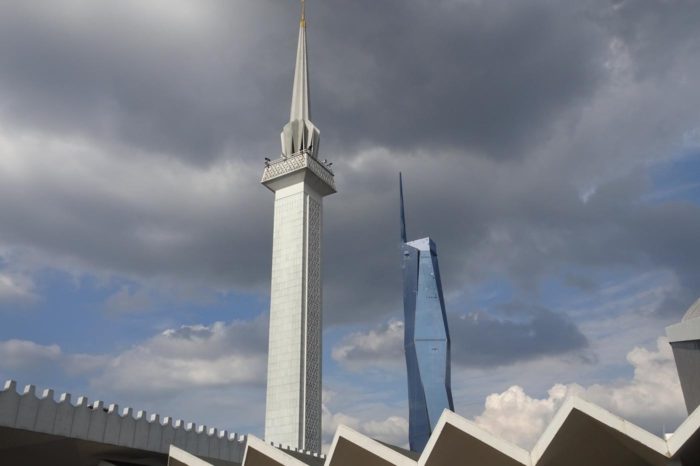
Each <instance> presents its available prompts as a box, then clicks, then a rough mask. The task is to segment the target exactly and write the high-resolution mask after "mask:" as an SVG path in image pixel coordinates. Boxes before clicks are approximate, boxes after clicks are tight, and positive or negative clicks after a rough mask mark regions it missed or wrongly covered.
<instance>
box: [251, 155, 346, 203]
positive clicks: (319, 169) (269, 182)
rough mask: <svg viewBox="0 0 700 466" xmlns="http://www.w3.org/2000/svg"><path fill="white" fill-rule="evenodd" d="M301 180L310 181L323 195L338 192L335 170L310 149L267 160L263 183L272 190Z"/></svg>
mask: <svg viewBox="0 0 700 466" xmlns="http://www.w3.org/2000/svg"><path fill="white" fill-rule="evenodd" d="M301 181H303V182H305V183H309V184H310V185H311V186H312V187H313V188H314V190H315V191H316V192H318V193H319V194H320V195H322V196H327V195H329V194H333V193H335V192H336V189H335V179H334V174H333V171H332V170H331V169H330V167H329V166H327V165H326V164H325V163H322V162H320V161H319V160H318V159H316V158H315V157H312V156H311V154H310V152H309V151H308V150H302V151H299V152H297V153H295V154H292V155H290V156H289V157H285V156H282V157H280V158H279V159H277V160H271V161H268V162H265V171H264V172H263V176H262V180H261V183H262V184H264V185H265V187H267V188H268V189H269V190H270V191H273V192H274V191H277V190H278V189H280V188H283V187H285V186H288V185H290V184H292V183H296V182H301Z"/></svg>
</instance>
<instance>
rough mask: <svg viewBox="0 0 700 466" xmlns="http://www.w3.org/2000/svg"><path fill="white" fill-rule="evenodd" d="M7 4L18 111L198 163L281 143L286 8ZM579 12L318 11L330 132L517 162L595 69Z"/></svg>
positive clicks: (18, 115) (7, 47)
mask: <svg viewBox="0 0 700 466" xmlns="http://www.w3.org/2000/svg"><path fill="white" fill-rule="evenodd" d="M182 4H183V2H176V3H175V4H174V6H173V7H172V8H173V9H177V8H180V7H181V6H182ZM0 8H2V10H1V11H0V13H2V14H0V18H2V19H0V31H1V32H0V39H1V40H0V44H2V45H0V67H2V69H3V73H2V76H1V77H0V84H1V85H2V86H3V88H4V92H3V94H5V99H4V100H5V101H6V102H7V103H6V106H5V109H4V113H5V114H9V116H10V117H11V119H13V120H16V121H19V122H24V124H28V125H33V126H36V125H38V126H42V127H45V128H48V129H51V130H53V131H57V132H66V131H68V132H77V133H79V134H83V135H89V136H90V137H100V138H102V139H106V140H108V141H110V140H111V141H118V142H119V143H127V144H130V145H134V146H137V147H139V148H142V149H148V150H151V151H155V152H165V153H168V154H172V155H176V156H178V157H181V158H183V159H186V160H192V161H205V162H206V161H209V160H211V159H212V158H215V157H221V155H222V151H223V150H224V148H225V147H226V146H227V145H232V146H234V147H236V148H240V149H242V150H248V149H255V150H256V151H259V152H261V153H264V152H263V151H274V152H277V151H278V150H279V149H278V148H277V147H276V145H277V144H276V142H277V140H276V138H275V132H276V131H277V128H278V127H280V126H281V125H282V124H283V123H284V116H285V114H286V109H287V107H288V103H289V92H290V88H291V82H290V81H291V71H292V64H293V60H292V58H293V53H294V51H293V47H294V33H295V28H294V24H295V20H294V15H295V14H296V9H295V8H293V7H291V6H290V5H287V4H285V3H284V2H269V1H268V2H247V3H244V2H217V1H209V2H200V6H197V7H196V8H197V9H199V10H201V11H200V16H201V18H199V19H198V20H196V19H192V20H191V22H190V23H193V25H192V24H190V23H187V24H185V27H182V26H181V25H180V24H179V23H178V21H176V20H175V19H173V17H172V16H173V15H172V14H168V11H167V10H164V11H163V13H162V15H150V16H149V15H144V14H143V12H140V11H139V9H138V8H135V7H134V6H133V5H131V4H128V3H126V4H122V5H120V4H119V3H115V2H106V3H103V4H100V6H99V7H98V6H96V5H92V6H90V5H89V4H88V5H86V4H80V2H70V1H65V2H63V9H64V11H63V12H62V13H60V14H57V15H50V14H47V12H46V9H45V7H43V6H40V5H38V4H27V3H26V2H6V3H4V4H3V6H2V7H0ZM53 9H55V10H59V9H60V6H54V7H52V10H53ZM575 13H576V11H575V10H573V9H571V8H568V7H560V8H554V7H553V6H552V5H550V4H548V3H547V2H542V1H537V2H529V3H528V4H527V5H524V4H522V2H504V3H502V4H499V5H490V4H488V3H485V4H481V5H475V4H469V3H459V2H448V1H439V2H431V3H425V2H410V3H407V2H401V1H397V0H392V1H384V2H373V1H368V0H363V1H359V2H350V3H348V2H342V3H341V2H319V4H318V5H310V15H311V18H310V25H312V26H310V32H309V36H310V50H311V57H310V58H311V62H312V66H313V68H312V85H313V94H314V102H313V103H314V111H315V114H316V115H317V116H318V118H319V122H320V123H319V125H320V126H321V128H322V130H323V131H324V135H325V134H328V137H325V136H324V140H325V141H326V142H328V144H329V147H331V148H332V149H336V150H338V149H340V148H341V147H342V148H343V149H344V150H348V149H352V147H353V146H355V145H356V144H357V143H364V144H380V145H387V146H391V147H396V148H401V149H406V148H416V147H424V148H428V147H430V148H436V149H442V148H445V147H448V148H449V147H453V148H454V147H459V148H463V149H466V148H468V149H473V150H477V151H482V152H487V153H488V154H490V155H491V156H499V157H519V156H522V153H523V150H524V149H525V146H529V145H530V144H532V142H533V140H536V139H538V138H537V136H536V135H538V134H541V128H543V127H547V126H548V125H550V124H551V120H552V119H553V118H555V117H556V115H557V114H558V113H559V112H560V111H561V110H562V109H563V108H565V107H566V106H567V105H569V104H571V103H572V102H575V101H576V100H578V99H581V98H582V97H583V96H585V95H587V94H588V93H590V92H591V91H593V90H594V89H595V85H596V81H597V79H598V76H599V75H600V73H601V66H602V63H601V61H600V49H601V46H602V44H601V40H600V37H599V35H596V34H595V27H594V26H593V25H592V23H590V22H589V21H575V20H576V16H575ZM193 16H195V15H193ZM240 16H243V17H244V18H245V21H246V23H247V24H246V27H239V25H238V23H239V21H237V20H236V19H237V17H240ZM197 18H198V17H197ZM252 24H259V25H260V27H259V28H256V27H253V26H252ZM321 123H322V124H321ZM324 128H325V129H324ZM533 137H534V139H533ZM262 141H265V142H262Z"/></svg>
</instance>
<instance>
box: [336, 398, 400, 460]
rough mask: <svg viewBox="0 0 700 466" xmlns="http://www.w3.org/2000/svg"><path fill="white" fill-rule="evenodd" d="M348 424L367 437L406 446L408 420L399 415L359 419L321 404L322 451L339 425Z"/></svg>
mask: <svg viewBox="0 0 700 466" xmlns="http://www.w3.org/2000/svg"><path fill="white" fill-rule="evenodd" d="M341 425H344V426H348V427H350V428H351V429H354V430H356V431H358V432H360V433H362V434H364V435H367V436H368V437H371V438H373V439H375V440H379V441H381V442H386V443H389V444H391V445H397V446H401V447H405V448H408V442H407V440H408V420H406V418H404V417H401V416H395V415H390V416H387V417H385V418H383V419H379V420H376V419H361V418H359V417H356V416H351V415H349V414H345V413H342V412H338V413H332V412H331V411H330V410H329V408H328V406H327V405H326V404H324V406H323V437H324V439H323V440H324V445H323V449H324V451H328V448H329V447H330V442H331V441H332V440H333V435H335V431H336V430H337V429H338V427H339V426H341Z"/></svg>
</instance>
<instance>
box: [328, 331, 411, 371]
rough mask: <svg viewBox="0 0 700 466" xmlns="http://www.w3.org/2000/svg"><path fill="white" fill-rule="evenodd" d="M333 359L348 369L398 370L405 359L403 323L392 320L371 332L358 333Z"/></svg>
mask: <svg viewBox="0 0 700 466" xmlns="http://www.w3.org/2000/svg"><path fill="white" fill-rule="evenodd" d="M331 355H332V357H333V359H334V360H335V361H337V362H338V363H340V364H341V365H342V366H343V367H345V368H346V369H350V370H353V371H357V370H361V369H368V368H369V369H389V368H390V369H397V368H399V367H401V362H402V360H403V322H401V321H400V320H391V321H389V322H388V323H387V324H386V325H382V326H381V327H379V328H377V329H371V330H369V331H368V332H355V333H352V334H350V335H348V336H347V337H345V338H344V339H343V340H342V341H341V342H340V343H339V344H338V345H336V346H335V347H334V348H333V352H332V353H331Z"/></svg>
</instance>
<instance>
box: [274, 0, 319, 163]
mask: <svg viewBox="0 0 700 466" xmlns="http://www.w3.org/2000/svg"><path fill="white" fill-rule="evenodd" d="M307 57H308V55H307V52H306V2H305V1H304V0H302V2H301V20H300V21H299V42H298V44H297V61H296V66H295V68H294V86H293V88H292V109H291V111H290V112H289V123H287V125H286V126H285V127H284V128H283V130H282V155H283V156H284V157H291V156H292V155H295V154H299V153H302V152H303V153H307V154H309V155H311V156H312V157H316V156H317V155H318V143H319V139H320V132H319V131H318V128H316V127H315V126H314V124H313V123H312V122H311V111H310V106H309V63H308V58H307Z"/></svg>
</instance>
